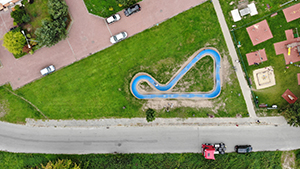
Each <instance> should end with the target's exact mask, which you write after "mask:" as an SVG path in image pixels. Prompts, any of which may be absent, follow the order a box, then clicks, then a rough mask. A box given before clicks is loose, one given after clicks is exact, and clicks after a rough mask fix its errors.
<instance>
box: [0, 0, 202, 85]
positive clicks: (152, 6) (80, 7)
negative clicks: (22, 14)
mask: <svg viewBox="0 0 300 169" xmlns="http://www.w3.org/2000/svg"><path fill="white" fill-rule="evenodd" d="M205 1H206V0H189V1H183V0H164V1H163V2H162V1H160V0H144V1H142V2H140V5H141V8H142V10H141V11H140V12H138V13H135V14H133V15H132V16H130V17H125V16H124V13H123V11H121V12H119V14H120V15H121V20H120V21H118V22H116V23H113V24H111V25H109V26H107V25H106V23H105V20H104V19H103V18H101V17H98V16H94V15H91V14H89V13H88V12H87V9H86V7H85V4H84V2H83V0H77V1H74V0H66V3H67V5H68V6H69V11H70V14H71V17H72V19H73V24H72V26H71V28H70V32H69V37H68V38H67V39H66V40H63V41H61V42H59V43H58V44H56V45H55V46H53V47H51V48H41V49H39V50H37V51H36V52H35V53H34V54H33V55H30V54H29V55H26V56H23V57H22V58H20V59H15V58H14V56H13V55H12V54H10V53H9V52H8V51H7V50H6V49H5V48H4V47H2V45H1V46H0V62H1V63H2V67H1V68H0V85H3V84H6V83H10V84H11V86H12V88H13V89H17V88H20V87H22V86H24V85H25V84H27V83H30V82H32V81H34V80H36V79H38V78H41V77H42V75H41V74H40V72H39V71H40V70H41V69H42V68H44V67H46V66H48V65H51V64H53V65H55V67H56V68H57V69H60V68H62V67H65V66H68V65H70V64H72V63H74V62H76V61H78V60H81V59H82V58H85V57H87V56H89V55H90V54H93V53H96V52H98V51H100V50H103V49H105V48H107V47H110V46H111V43H110V42H109V38H110V36H111V33H112V34H116V33H119V32H122V31H126V32H127V33H128V36H133V35H134V34H136V33H139V32H142V31H143V30H145V29H147V28H150V27H152V26H154V25H155V24H157V23H160V22H163V21H165V20H167V19H168V18H171V17H173V16H175V15H177V14H179V13H181V12H183V11H186V10H188V9H190V8H191V7H194V6H197V5H199V4H201V3H203V2H205ZM0 16H1V19H2V20H5V24H6V25H5V24H4V22H3V23H2V24H0V36H1V37H2V36H3V35H4V34H5V33H6V32H7V31H8V30H9V28H10V27H12V23H13V22H12V19H11V18H10V15H9V12H6V13H5V12H0ZM110 32H111V33H110ZM1 44H2V43H1Z"/></svg>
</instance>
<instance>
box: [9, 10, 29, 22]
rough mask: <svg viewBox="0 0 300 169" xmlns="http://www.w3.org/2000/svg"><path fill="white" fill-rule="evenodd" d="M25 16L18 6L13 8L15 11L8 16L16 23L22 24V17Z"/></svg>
mask: <svg viewBox="0 0 300 169" xmlns="http://www.w3.org/2000/svg"><path fill="white" fill-rule="evenodd" d="M24 15H26V12H25V9H24V8H23V7H20V6H19V5H16V6H15V11H12V12H11V13H10V16H11V17H12V18H13V19H14V22H16V23H18V24H19V23H23V19H22V18H23V16H24Z"/></svg>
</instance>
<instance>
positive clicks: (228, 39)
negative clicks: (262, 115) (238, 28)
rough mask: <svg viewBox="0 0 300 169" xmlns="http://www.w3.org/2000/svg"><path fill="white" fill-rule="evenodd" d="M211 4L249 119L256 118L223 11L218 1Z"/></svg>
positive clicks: (249, 92)
mask: <svg viewBox="0 0 300 169" xmlns="http://www.w3.org/2000/svg"><path fill="white" fill-rule="evenodd" d="M212 2H213V5H214V8H215V11H216V13H217V16H218V20H219V23H220V25H221V28H222V32H223V35H224V38H225V41H226V44H227V47H228V50H229V54H230V56H231V59H232V63H233V65H234V66H235V67H236V69H237V70H236V75H237V78H238V80H239V84H240V86H241V89H242V93H243V96H244V99H245V102H246V104H247V110H248V112H249V115H250V117H252V118H257V116H256V113H255V110H254V105H253V102H252V99H251V90H250V88H249V86H248V84H247V81H246V79H245V76H244V72H243V69H242V67H241V65H240V64H239V63H237V62H235V60H238V59H239V58H238V56H237V53H236V50H235V47H234V44H233V41H232V39H231V36H230V32H229V29H228V27H227V23H226V21H225V18H224V15H223V11H222V9H221V5H220V3H219V0H212Z"/></svg>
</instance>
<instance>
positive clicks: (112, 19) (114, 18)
mask: <svg viewBox="0 0 300 169" xmlns="http://www.w3.org/2000/svg"><path fill="white" fill-rule="evenodd" d="M120 19H121V17H120V15H119V14H114V15H112V16H110V17H108V18H106V22H107V23H108V24H111V23H114V22H116V21H118V20H120Z"/></svg>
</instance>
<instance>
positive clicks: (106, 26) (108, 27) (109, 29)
mask: <svg viewBox="0 0 300 169" xmlns="http://www.w3.org/2000/svg"><path fill="white" fill-rule="evenodd" d="M104 23H105V25H106V27H107V29H108V31H109V33H110V36H112V33H111V31H110V29H109V26H108V24H107V23H106V21H105V19H104Z"/></svg>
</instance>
